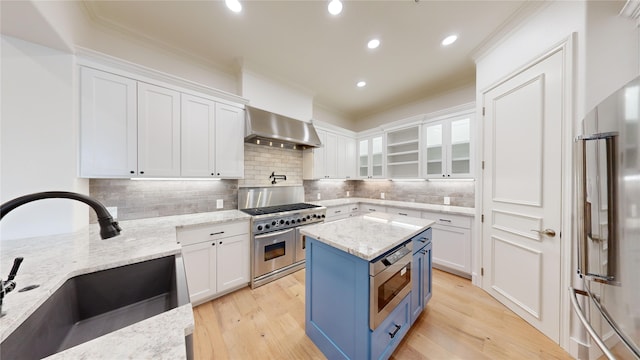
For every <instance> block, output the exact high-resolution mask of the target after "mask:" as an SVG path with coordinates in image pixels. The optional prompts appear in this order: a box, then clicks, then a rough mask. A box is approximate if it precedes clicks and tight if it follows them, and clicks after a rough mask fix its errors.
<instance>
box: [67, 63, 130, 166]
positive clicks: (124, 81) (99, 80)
mask: <svg viewBox="0 0 640 360" xmlns="http://www.w3.org/2000/svg"><path fill="white" fill-rule="evenodd" d="M137 106H138V105H137V83H136V81H134V80H131V79H128V78H125V77H122V76H118V75H113V74H110V73H106V72H102V71H97V70H93V69H89V68H82V69H81V72H80V117H81V119H82V123H81V125H80V176H81V177H95V178H112V177H131V176H136V175H137V172H138V134H137Z"/></svg>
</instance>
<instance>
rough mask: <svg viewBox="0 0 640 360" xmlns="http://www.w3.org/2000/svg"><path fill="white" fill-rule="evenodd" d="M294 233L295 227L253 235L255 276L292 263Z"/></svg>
mask: <svg viewBox="0 0 640 360" xmlns="http://www.w3.org/2000/svg"><path fill="white" fill-rule="evenodd" d="M295 234H296V231H295V229H287V230H283V231H276V232H271V233H266V234H262V235H256V236H255V248H254V251H255V256H254V259H253V261H254V263H253V268H254V269H255V274H254V276H255V277H260V276H262V275H264V274H267V273H270V272H272V271H274V270H278V269H281V268H283V267H285V266H288V265H291V264H293V258H294V249H295Z"/></svg>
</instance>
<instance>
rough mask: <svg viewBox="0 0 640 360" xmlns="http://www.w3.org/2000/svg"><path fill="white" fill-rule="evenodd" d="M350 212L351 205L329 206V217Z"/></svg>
mask: <svg viewBox="0 0 640 360" xmlns="http://www.w3.org/2000/svg"><path fill="white" fill-rule="evenodd" d="M345 214H349V205H340V206H332V207H329V208H327V218H330V217H333V216H342V215H345Z"/></svg>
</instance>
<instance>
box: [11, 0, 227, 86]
mask: <svg viewBox="0 0 640 360" xmlns="http://www.w3.org/2000/svg"><path fill="white" fill-rule="evenodd" d="M33 5H34V7H35V8H36V10H37V11H38V12H39V13H40V15H41V17H42V18H44V19H45V21H47V22H48V23H49V24H50V26H51V28H52V29H55V31H56V32H57V33H58V35H59V37H60V38H62V39H64V41H66V43H67V44H71V45H69V46H70V47H71V48H73V47H74V46H80V47H83V48H87V49H91V50H93V51H97V52H100V53H103V54H108V55H110V56H113V57H116V58H119V59H122V60H126V61H129V62H132V63H135V64H138V65H141V66H145V67H148V68H151V69H154V70H157V71H160V72H164V73H167V74H171V75H173V76H177V77H180V78H183V79H186V80H190V81H193V82H196V83H199V84H202V85H205V86H209V87H212V88H214V89H218V90H222V91H226V92H228V93H231V94H235V95H238V94H239V91H240V90H239V84H238V76H237V74H236V71H235V69H221V68H219V67H218V66H217V65H214V64H213V63H211V62H209V61H208V60H206V59H202V58H197V57H194V56H192V55H190V54H186V53H178V52H176V50H175V49H167V48H164V47H162V46H160V45H158V44H155V43H152V42H150V41H148V40H146V39H141V38H139V37H136V36H132V35H131V34H129V33H127V32H126V31H116V30H113V29H112V28H111V27H107V26H104V25H102V24H101V23H100V22H99V20H98V22H96V20H90V19H89V18H88V17H87V13H86V12H85V11H84V10H83V9H82V7H83V6H84V5H82V3H81V2H77V1H35V2H33ZM23 24H24V22H23ZM22 28H23V29H22V31H24V32H29V29H28V27H25V26H22ZM16 36H17V35H16ZM18 37H20V36H18ZM21 38H22V37H21ZM43 45H45V46H48V44H43Z"/></svg>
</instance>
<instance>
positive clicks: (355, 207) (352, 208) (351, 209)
mask: <svg viewBox="0 0 640 360" xmlns="http://www.w3.org/2000/svg"><path fill="white" fill-rule="evenodd" d="M348 206H349V212H350V213H352V214H353V213H356V214H357V213H359V212H360V205H359V204H351V205H348Z"/></svg>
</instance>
